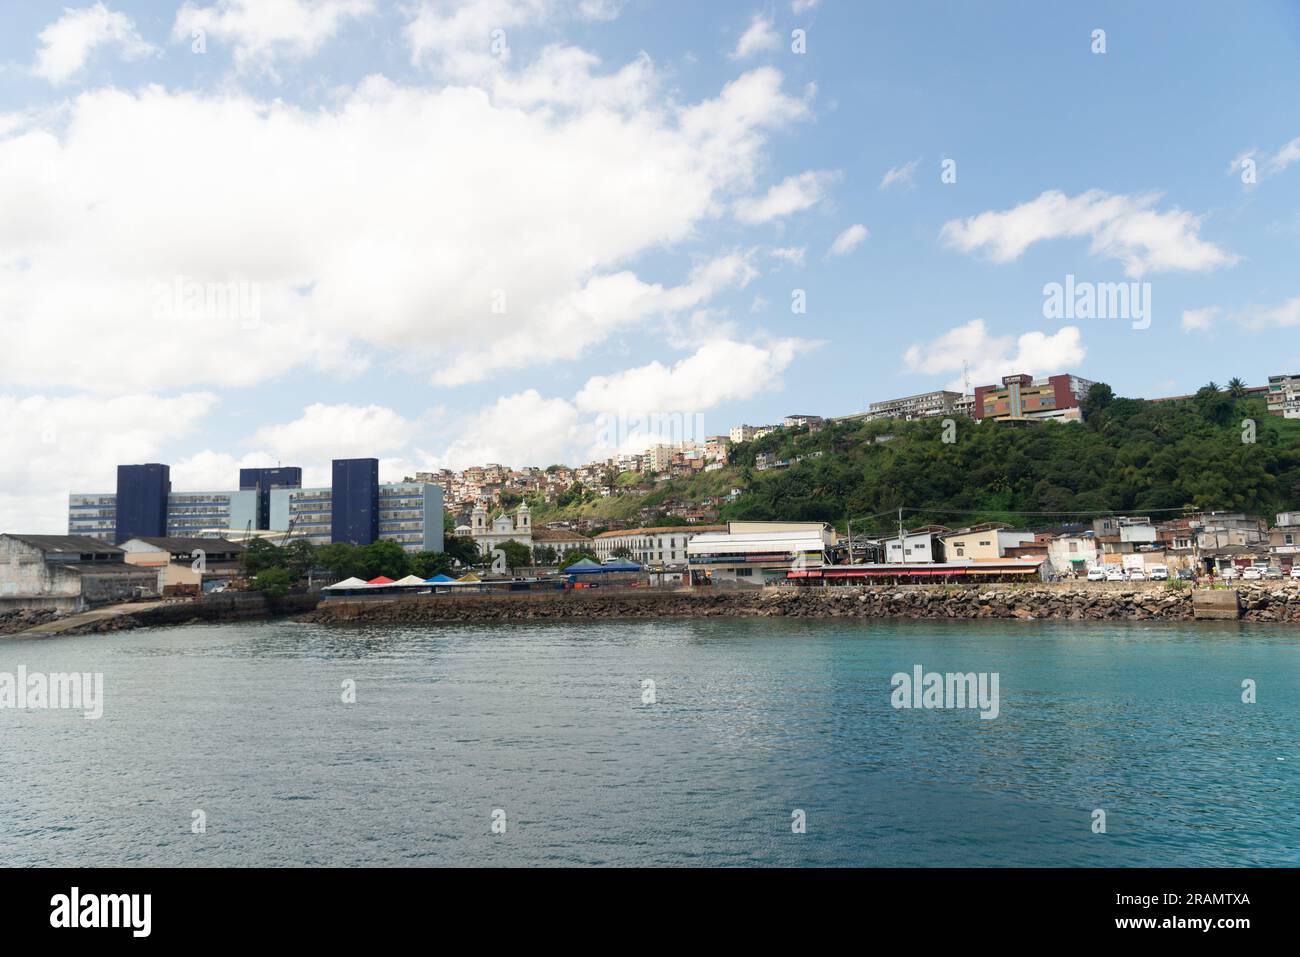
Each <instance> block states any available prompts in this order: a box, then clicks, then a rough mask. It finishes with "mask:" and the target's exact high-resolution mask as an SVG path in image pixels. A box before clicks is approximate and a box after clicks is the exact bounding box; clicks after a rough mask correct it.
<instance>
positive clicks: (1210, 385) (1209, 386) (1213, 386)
mask: <svg viewBox="0 0 1300 957" xmlns="http://www.w3.org/2000/svg"><path fill="white" fill-rule="evenodd" d="M1201 388H1202V389H1208V390H1209V391H1211V392H1218V391H1219V383H1217V382H1215V381H1214V380H1213V379H1211V380H1210V381H1209V382H1207V383H1205V385H1204V386H1202V387H1201Z"/></svg>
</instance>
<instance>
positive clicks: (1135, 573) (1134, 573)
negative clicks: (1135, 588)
mask: <svg viewBox="0 0 1300 957" xmlns="http://www.w3.org/2000/svg"><path fill="white" fill-rule="evenodd" d="M1128 580H1129V581H1131V582H1144V581H1146V580H1147V573H1146V572H1144V571H1143V570H1142V569H1140V568H1134V569H1132V570H1131V571H1130V572H1129V573H1128Z"/></svg>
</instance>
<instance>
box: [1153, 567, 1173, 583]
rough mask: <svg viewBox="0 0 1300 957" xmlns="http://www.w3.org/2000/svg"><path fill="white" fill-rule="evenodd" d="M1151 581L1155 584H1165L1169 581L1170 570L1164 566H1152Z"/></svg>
mask: <svg viewBox="0 0 1300 957" xmlns="http://www.w3.org/2000/svg"><path fill="white" fill-rule="evenodd" d="M1151 580H1152V581H1154V582H1163V581H1168V580H1169V569H1168V568H1166V567H1165V566H1164V565H1152V566H1151Z"/></svg>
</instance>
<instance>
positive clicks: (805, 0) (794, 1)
mask: <svg viewBox="0 0 1300 957" xmlns="http://www.w3.org/2000/svg"><path fill="white" fill-rule="evenodd" d="M820 3H821V0H791V2H790V10H791V11H792V12H794V13H796V14H799V13H807V12H808V11H809V10H812V9H813V8H814V7H816V6H818V5H819V4H820Z"/></svg>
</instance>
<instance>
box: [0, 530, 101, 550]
mask: <svg viewBox="0 0 1300 957" xmlns="http://www.w3.org/2000/svg"><path fill="white" fill-rule="evenodd" d="M5 537H6V538H12V539H14V540H15V541H19V542H22V543H23V544H24V545H30V546H32V548H37V549H40V550H41V551H42V552H62V553H65V554H71V553H72V552H77V553H78V554H81V553H84V552H99V553H101V554H103V553H110V554H113V553H120V554H125V552H123V551H122V549H120V548H118V547H117V546H116V545H111V544H109V543H108V542H103V541H100V540H99V539H98V538H91V537H90V536H89V535H17V534H14V533H12V532H10V533H7V534H6V535H5Z"/></svg>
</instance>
